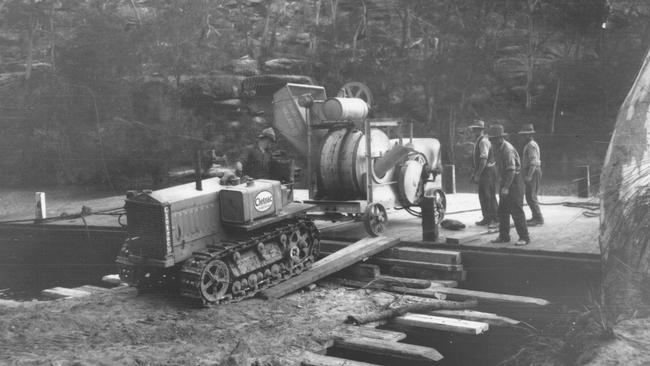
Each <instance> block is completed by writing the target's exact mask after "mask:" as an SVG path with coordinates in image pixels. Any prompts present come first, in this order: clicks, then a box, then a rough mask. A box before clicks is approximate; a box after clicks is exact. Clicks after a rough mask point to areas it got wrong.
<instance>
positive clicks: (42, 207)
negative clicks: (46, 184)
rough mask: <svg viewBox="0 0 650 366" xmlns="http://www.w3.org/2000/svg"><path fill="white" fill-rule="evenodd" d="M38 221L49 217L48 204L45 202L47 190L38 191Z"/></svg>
mask: <svg viewBox="0 0 650 366" xmlns="http://www.w3.org/2000/svg"><path fill="white" fill-rule="evenodd" d="M35 196H36V219H35V220H36V221H39V220H43V219H46V218H47V205H46V204H45V192H36V195H35Z"/></svg>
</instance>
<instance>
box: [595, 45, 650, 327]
mask: <svg viewBox="0 0 650 366" xmlns="http://www.w3.org/2000/svg"><path fill="white" fill-rule="evenodd" d="M649 89H650V52H649V53H648V54H647V55H646V57H645V62H644V64H643V66H642V68H641V71H640V72H639V74H638V76H637V79H636V81H635V83H634V85H633V86H632V89H631V90H630V92H629V94H628V96H627V98H626V99H625V102H624V103H623V105H622V106H621V108H620V110H619V112H618V117H617V119H616V127H615V129H614V134H613V135H612V139H611V142H610V145H609V149H608V150H607V156H606V158H605V163H604V167H603V173H602V177H601V189H600V196H601V225H600V249H601V254H602V264H603V286H602V287H603V300H604V305H605V309H606V314H607V320H608V323H609V324H610V325H611V324H613V323H616V322H617V321H618V320H619V319H621V318H629V317H634V316H635V315H641V314H645V315H648V314H650V235H649V234H650V210H649V209H648V207H650V139H649V136H650V135H648V131H649V130H650V118H649V117H648V116H650V94H649V93H648V90H649Z"/></svg>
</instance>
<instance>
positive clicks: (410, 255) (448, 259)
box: [321, 240, 462, 264]
mask: <svg viewBox="0 0 650 366" xmlns="http://www.w3.org/2000/svg"><path fill="white" fill-rule="evenodd" d="M348 245H349V243H347V242H342V241H334V240H321V251H322V252H328V253H334V252H336V251H338V250H341V249H343V248H345V247H346V246H348ZM375 257H382V258H392V259H404V260H413V261H421V262H431V263H440V264H461V263H462V262H461V253H460V252H458V251H455V250H443V249H433V248H427V247H424V246H422V247H420V246H418V247H416V246H413V245H412V244H411V245H409V246H403V247H395V248H391V249H389V250H385V251H383V252H380V253H377V254H376V255H375Z"/></svg>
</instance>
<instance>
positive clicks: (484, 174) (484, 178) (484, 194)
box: [469, 120, 498, 227]
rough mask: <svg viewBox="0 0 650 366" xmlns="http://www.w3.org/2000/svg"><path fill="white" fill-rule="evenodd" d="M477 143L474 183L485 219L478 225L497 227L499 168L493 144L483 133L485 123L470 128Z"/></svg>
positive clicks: (475, 123) (475, 146)
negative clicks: (476, 184)
mask: <svg viewBox="0 0 650 366" xmlns="http://www.w3.org/2000/svg"><path fill="white" fill-rule="evenodd" d="M469 129H470V130H471V131H472V134H473V135H474V138H475V139H476V143H475V144H474V154H473V159H472V162H473V167H474V169H473V171H472V178H471V181H472V183H478V200H479V202H480V203H481V211H482V213H483V219H482V220H481V221H477V222H476V225H479V226H482V225H488V226H490V227H492V226H494V227H496V224H497V221H498V220H497V218H498V216H497V197H496V193H497V192H496V190H497V168H496V164H495V162H494V152H493V151H492V144H491V143H490V140H489V139H488V137H487V136H485V134H484V133H483V131H484V130H485V122H483V121H481V120H476V121H474V123H473V124H472V125H471V126H469Z"/></svg>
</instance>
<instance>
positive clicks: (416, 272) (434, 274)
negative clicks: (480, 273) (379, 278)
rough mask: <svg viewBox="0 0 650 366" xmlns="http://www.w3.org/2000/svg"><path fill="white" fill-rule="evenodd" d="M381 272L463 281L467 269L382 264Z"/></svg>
mask: <svg viewBox="0 0 650 366" xmlns="http://www.w3.org/2000/svg"><path fill="white" fill-rule="evenodd" d="M380 268H381V271H382V273H386V274H389V275H393V276H399V277H411V278H424V279H434V280H446V281H465V278H467V271H465V270H463V271H454V272H449V271H439V270H433V269H422V268H412V267H408V266H395V265H393V266H386V265H384V266H382V267H380Z"/></svg>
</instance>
